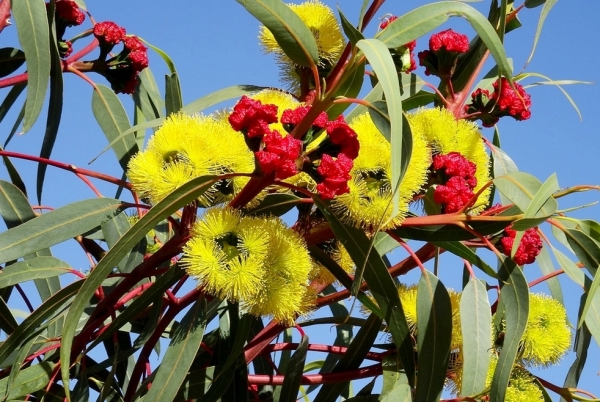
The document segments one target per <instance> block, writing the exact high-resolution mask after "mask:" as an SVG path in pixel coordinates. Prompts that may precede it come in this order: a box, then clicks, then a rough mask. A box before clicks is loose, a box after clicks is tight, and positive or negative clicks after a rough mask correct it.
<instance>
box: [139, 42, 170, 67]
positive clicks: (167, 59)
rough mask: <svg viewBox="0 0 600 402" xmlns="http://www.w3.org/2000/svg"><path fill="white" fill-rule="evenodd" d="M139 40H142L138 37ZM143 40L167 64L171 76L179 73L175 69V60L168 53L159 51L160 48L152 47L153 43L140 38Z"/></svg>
mask: <svg viewBox="0 0 600 402" xmlns="http://www.w3.org/2000/svg"><path fill="white" fill-rule="evenodd" d="M138 38H140V37H139V36H138ZM140 39H141V40H142V42H144V43H145V44H146V45H148V47H149V48H150V49H152V50H154V51H155V52H156V53H157V54H158V55H159V56H160V57H161V58H162V59H163V60H164V62H165V64H166V65H167V67H169V71H170V73H171V74H174V73H177V70H176V69H175V63H173V60H171V58H170V57H169V55H168V54H167V53H165V52H164V51H163V50H161V49H159V48H158V47H156V46H154V45H152V44H151V43H148V42H146V41H145V40H144V39H142V38H140Z"/></svg>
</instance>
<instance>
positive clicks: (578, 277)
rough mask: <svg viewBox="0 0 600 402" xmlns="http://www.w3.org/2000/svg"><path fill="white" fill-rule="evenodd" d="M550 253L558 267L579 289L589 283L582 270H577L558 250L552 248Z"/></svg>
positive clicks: (575, 265)
mask: <svg viewBox="0 0 600 402" xmlns="http://www.w3.org/2000/svg"><path fill="white" fill-rule="evenodd" d="M552 252H553V253H554V257H556V261H558V264H559V265H560V267H561V268H562V269H563V270H564V271H565V274H567V276H568V277H569V278H570V279H571V280H572V281H573V282H575V283H576V284H578V285H579V286H581V287H586V284H587V283H588V282H591V281H590V279H589V278H588V277H587V276H586V275H585V273H584V272H583V270H581V269H579V267H578V266H577V264H575V263H574V262H573V261H571V260H570V259H569V258H568V257H567V256H566V255H564V254H563V253H562V252H561V251H560V250H558V249H556V248H554V247H552Z"/></svg>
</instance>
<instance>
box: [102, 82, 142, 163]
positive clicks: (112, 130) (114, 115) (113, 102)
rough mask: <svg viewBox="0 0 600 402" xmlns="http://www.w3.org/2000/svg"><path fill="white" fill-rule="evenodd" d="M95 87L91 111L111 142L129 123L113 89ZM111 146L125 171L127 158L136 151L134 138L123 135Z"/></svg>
mask: <svg viewBox="0 0 600 402" xmlns="http://www.w3.org/2000/svg"><path fill="white" fill-rule="evenodd" d="M96 87H97V90H95V91H94V94H93V95H92V111H93V112H94V117H95V118H96V121H97V122H98V124H99V125H100V128H101V129H102V131H103V132H104V135H105V136H106V139H107V140H108V142H111V141H113V140H114V139H116V138H117V137H119V136H120V134H121V133H123V132H125V131H126V130H127V129H129V128H130V127H131V124H130V123H129V117H127V113H126V112H125V108H124V107H123V104H122V103H121V101H120V100H119V98H118V97H117V95H116V94H115V93H114V91H113V90H112V89H110V88H109V87H107V86H104V85H100V84H97V86H96ZM112 148H113V151H114V152H115V155H116V156H117V159H118V160H119V164H120V165H121V167H122V168H123V171H124V172H126V171H127V163H128V162H129V159H131V157H132V156H133V155H135V153H136V152H138V146H137V142H136V141H135V138H134V137H133V136H131V137H124V138H122V139H121V140H119V141H118V142H116V143H115V144H114V145H113V146H112Z"/></svg>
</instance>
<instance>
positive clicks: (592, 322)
mask: <svg viewBox="0 0 600 402" xmlns="http://www.w3.org/2000/svg"><path fill="white" fill-rule="evenodd" d="M587 297H588V298H589V295H588V296H587ZM586 303H587V300H586ZM585 326H587V328H588V329H589V331H590V333H591V334H592V336H593V337H594V339H595V340H596V343H597V344H598V345H600V297H598V294H596V296H595V297H594V298H593V299H592V301H591V302H590V309H589V312H588V314H587V317H586V318H585V325H582V326H581V328H585Z"/></svg>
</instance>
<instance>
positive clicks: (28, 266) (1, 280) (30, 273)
mask: <svg viewBox="0 0 600 402" xmlns="http://www.w3.org/2000/svg"><path fill="white" fill-rule="evenodd" d="M71 269H72V268H71V267H70V266H69V264H67V263H66V262H63V261H61V260H59V259H56V258H54V257H36V258H32V259H29V260H25V261H20V262H17V263H15V264H12V265H10V266H8V267H6V268H4V269H3V270H2V274H1V275H0V288H5V287H7V286H12V285H15V284H17V283H21V282H27V281H30V280H33V279H38V278H51V277H53V276H58V275H63V274H65V273H67V272H69V271H70V270H71Z"/></svg>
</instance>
